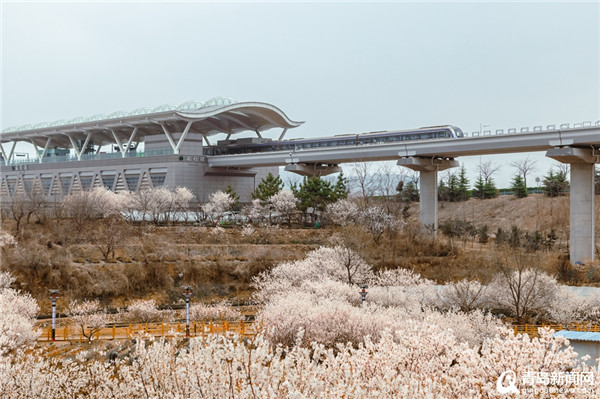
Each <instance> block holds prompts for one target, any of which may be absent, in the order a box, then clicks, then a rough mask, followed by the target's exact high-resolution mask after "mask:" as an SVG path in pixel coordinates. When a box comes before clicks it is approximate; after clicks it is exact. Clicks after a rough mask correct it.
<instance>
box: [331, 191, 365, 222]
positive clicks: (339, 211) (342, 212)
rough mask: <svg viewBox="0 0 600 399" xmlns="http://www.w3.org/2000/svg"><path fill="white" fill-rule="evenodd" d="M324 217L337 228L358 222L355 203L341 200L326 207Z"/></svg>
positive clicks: (344, 199) (357, 210)
mask: <svg viewBox="0 0 600 399" xmlns="http://www.w3.org/2000/svg"><path fill="white" fill-rule="evenodd" d="M325 215H326V217H327V218H328V219H330V220H331V221H332V222H333V223H334V224H337V225H338V226H347V225H349V224H351V223H355V222H356V221H357V220H358V216H359V209H358V205H356V203H355V202H353V201H351V200H348V199H346V198H342V199H339V200H337V201H336V202H334V203H332V204H329V205H327V207H326V208H325Z"/></svg>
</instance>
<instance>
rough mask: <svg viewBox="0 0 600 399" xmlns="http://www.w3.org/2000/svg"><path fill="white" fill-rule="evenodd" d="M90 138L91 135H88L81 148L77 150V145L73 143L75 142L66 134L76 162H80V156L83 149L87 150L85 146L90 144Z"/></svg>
mask: <svg viewBox="0 0 600 399" xmlns="http://www.w3.org/2000/svg"><path fill="white" fill-rule="evenodd" d="M91 136H92V134H91V133H88V134H87V136H86V137H85V142H84V143H83V146H82V147H81V148H77V143H75V140H73V137H71V136H70V135H68V134H67V137H68V138H69V141H71V145H72V146H73V149H74V150H75V155H77V160H78V161H81V156H82V155H83V151H84V149H85V148H87V145H88V143H89V142H90V137H91Z"/></svg>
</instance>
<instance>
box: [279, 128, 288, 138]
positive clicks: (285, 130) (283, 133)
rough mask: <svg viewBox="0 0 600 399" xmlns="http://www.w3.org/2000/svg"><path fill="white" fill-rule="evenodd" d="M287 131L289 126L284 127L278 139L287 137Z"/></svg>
mask: <svg viewBox="0 0 600 399" xmlns="http://www.w3.org/2000/svg"><path fill="white" fill-rule="evenodd" d="M286 132H287V128H285V129H283V132H281V134H280V135H279V138H278V139H277V140H278V141H281V140H283V138H284V137H285V133H286Z"/></svg>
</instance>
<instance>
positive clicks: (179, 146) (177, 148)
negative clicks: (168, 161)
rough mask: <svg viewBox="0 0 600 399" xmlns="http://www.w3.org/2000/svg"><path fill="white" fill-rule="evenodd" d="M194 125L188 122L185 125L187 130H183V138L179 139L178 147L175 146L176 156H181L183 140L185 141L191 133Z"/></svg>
mask: <svg viewBox="0 0 600 399" xmlns="http://www.w3.org/2000/svg"><path fill="white" fill-rule="evenodd" d="M192 123H193V122H188V123H187V125H185V129H183V133H182V134H181V137H180V138H179V141H178V142H177V146H175V151H176V154H179V149H180V148H181V144H182V143H183V140H185V136H187V134H188V132H189V131H190V128H191V127H192Z"/></svg>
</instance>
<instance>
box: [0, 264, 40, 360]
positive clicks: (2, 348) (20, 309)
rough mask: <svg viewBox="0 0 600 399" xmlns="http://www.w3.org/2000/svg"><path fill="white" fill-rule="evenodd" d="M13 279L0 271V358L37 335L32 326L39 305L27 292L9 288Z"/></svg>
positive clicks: (33, 339) (29, 341)
mask: <svg viewBox="0 0 600 399" xmlns="http://www.w3.org/2000/svg"><path fill="white" fill-rule="evenodd" d="M14 281H15V278H14V277H13V276H12V275H11V274H10V273H7V272H0V309H1V312H2V313H1V315H2V317H0V359H1V357H2V356H3V355H4V354H5V353H7V352H9V351H13V350H15V349H17V348H18V347H20V346H23V345H28V344H31V343H32V342H34V341H35V340H36V339H37V337H38V335H39V334H38V333H37V332H36V331H35V328H34V323H35V317H36V315H37V313H38V312H39V307H38V305H37V303H36V301H35V300H34V299H33V298H32V297H31V296H30V295H29V294H24V293H21V292H19V291H17V290H14V289H12V288H10V286H11V284H12V283H13V282H14ZM0 362H1V360H0Z"/></svg>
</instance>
